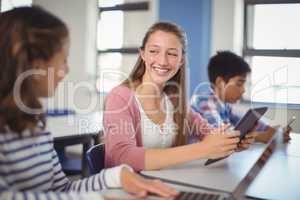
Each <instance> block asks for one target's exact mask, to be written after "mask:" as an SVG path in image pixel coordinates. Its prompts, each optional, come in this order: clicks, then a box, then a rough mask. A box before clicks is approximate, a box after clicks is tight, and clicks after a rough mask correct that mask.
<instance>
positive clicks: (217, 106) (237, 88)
mask: <svg viewBox="0 0 300 200" xmlns="http://www.w3.org/2000/svg"><path fill="white" fill-rule="evenodd" d="M250 72H251V69H250V67H249V65H248V64H247V63H246V62H245V60H244V59H243V58H242V57H240V56H238V55H236V54H234V53H232V52H230V51H220V52H218V53H217V54H216V55H215V56H213V57H212V58H211V59H210V61H209V64H208V76H209V81H210V84H208V85H207V84H206V85H204V88H203V87H200V88H201V90H200V93H198V92H196V94H195V93H194V95H193V96H192V100H191V105H192V108H193V109H194V110H195V111H196V112H198V113H200V114H201V115H202V116H203V117H204V118H206V119H207V120H208V122H209V123H210V124H211V125H212V126H213V127H220V126H221V125H223V124H230V125H232V126H235V125H236V124H237V122H238V121H239V120H240V119H241V116H242V115H241V116H239V115H237V114H235V113H233V112H232V107H231V105H230V104H234V103H236V102H237V101H238V100H240V99H241V97H242V95H243V93H244V92H245V82H246V78H247V75H248V74H249V73H250ZM202 86H203V85H202ZM197 91H199V88H198V90H197ZM290 130H291V129H290V128H289V129H288V130H287V131H286V132H285V133H284V141H285V142H286V141H288V140H290V137H289V132H290ZM275 131H276V129H275V128H274V127H271V126H269V125H266V124H264V123H263V122H261V121H259V123H258V125H257V127H256V130H255V132H257V133H256V138H255V139H256V141H259V142H263V143H266V142H268V141H269V139H270V138H271V137H272V136H273V134H274V133H275Z"/></svg>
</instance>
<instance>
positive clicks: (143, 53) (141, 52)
mask: <svg viewBox="0 0 300 200" xmlns="http://www.w3.org/2000/svg"><path fill="white" fill-rule="evenodd" d="M139 54H140V56H141V58H142V59H143V61H145V51H144V50H143V49H141V48H139Z"/></svg>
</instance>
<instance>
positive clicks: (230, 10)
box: [211, 0, 300, 133]
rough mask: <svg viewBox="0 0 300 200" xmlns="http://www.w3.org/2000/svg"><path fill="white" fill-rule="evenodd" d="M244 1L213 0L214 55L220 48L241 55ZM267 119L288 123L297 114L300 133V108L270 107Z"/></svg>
mask: <svg viewBox="0 0 300 200" xmlns="http://www.w3.org/2000/svg"><path fill="white" fill-rule="evenodd" d="M242 34H243V1H242V0H226V1H224V0H213V4H212V48H211V49H212V50H211V55H214V54H215V53H216V52H217V51H218V50H230V51H234V52H235V53H237V54H239V55H241V53H242V41H243V37H242ZM250 106H251V105H242V106H240V107H237V108H236V109H238V110H243V111H245V110H246V109H247V108H248V107H250ZM265 116H266V117H265V118H266V121H268V122H269V123H270V124H272V125H278V124H286V123H287V122H286V121H287V119H289V118H290V117H291V116H296V117H297V119H298V120H297V121H299V122H298V123H297V121H296V123H294V124H293V126H292V127H293V128H294V131H295V132H299V133H300V110H299V109H287V108H282V107H280V108H276V105H275V108H270V109H269V111H268V112H267V113H266V115H265Z"/></svg>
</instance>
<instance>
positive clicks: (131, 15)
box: [96, 0, 154, 93]
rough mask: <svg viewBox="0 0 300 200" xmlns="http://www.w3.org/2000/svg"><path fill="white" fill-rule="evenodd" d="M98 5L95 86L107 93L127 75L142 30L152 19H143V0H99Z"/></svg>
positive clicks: (145, 7)
mask: <svg viewBox="0 0 300 200" xmlns="http://www.w3.org/2000/svg"><path fill="white" fill-rule="evenodd" d="M98 6H99V20H98V25H97V29H98V30H97V52H98V56H97V59H98V62H97V69H96V74H97V77H96V78H97V83H96V86H97V90H98V92H101V93H107V92H109V91H110V90H111V89H112V88H113V87H115V86H116V85H118V84H120V83H121V82H122V81H123V80H125V79H126V78H127V76H128V74H129V72H130V71H131V68H132V67H133V65H134V63H135V61H136V59H137V55H138V48H139V45H140V40H141V39H142V35H143V34H144V32H143V30H146V29H147V28H148V26H150V25H151V24H152V23H153V21H154V20H153V21H150V23H147V22H148V21H149V20H148V21H147V20H144V19H145V18H149V12H148V11H150V9H149V2H147V1H141V0H135V1H132V0H130V1H129V0H99V1H98ZM146 11H147V12H146ZM150 15H151V12H150ZM150 18H151V17H150ZM131 29H132V30H131ZM141 30H142V34H138V32H141Z"/></svg>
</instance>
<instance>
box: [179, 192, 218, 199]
mask: <svg viewBox="0 0 300 200" xmlns="http://www.w3.org/2000/svg"><path fill="white" fill-rule="evenodd" d="M222 197H223V198H222ZM219 199H224V196H223V195H222V196H221V195H220V194H212V193H204V192H203V193H195V192H181V193H180V194H179V195H178V196H176V198H175V199H174V200H219Z"/></svg>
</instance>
